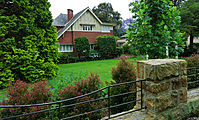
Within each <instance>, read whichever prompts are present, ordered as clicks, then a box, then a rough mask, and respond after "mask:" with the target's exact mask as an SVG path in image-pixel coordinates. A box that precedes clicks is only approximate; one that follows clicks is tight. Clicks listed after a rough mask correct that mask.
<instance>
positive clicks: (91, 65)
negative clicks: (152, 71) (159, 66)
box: [0, 58, 137, 101]
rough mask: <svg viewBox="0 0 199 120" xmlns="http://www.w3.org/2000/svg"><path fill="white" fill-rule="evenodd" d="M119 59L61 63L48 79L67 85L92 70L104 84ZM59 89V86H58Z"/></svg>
mask: <svg viewBox="0 0 199 120" xmlns="http://www.w3.org/2000/svg"><path fill="white" fill-rule="evenodd" d="M128 60H129V61H130V62H133V63H134V64H135V65H136V63H137V59H135V58H131V59H128ZM118 61H119V60H118V59H110V60H97V61H90V62H79V63H71V64H60V65H58V66H59V68H60V69H59V72H58V75H57V76H56V77H55V78H53V79H50V80H48V82H49V84H50V85H51V86H53V87H60V85H62V86H61V87H60V88H62V87H63V86H65V85H68V84H71V83H74V81H76V80H80V79H82V78H86V77H87V76H88V75H89V74H90V72H94V73H97V74H98V75H99V76H100V80H101V81H102V83H103V84H102V86H105V85H104V82H105V81H111V80H112V78H111V68H112V67H113V66H116V64H117V62H118ZM58 85H59V86H58ZM57 89H59V88H57ZM5 93H6V90H5V89H4V90H0V101H1V100H2V98H5V96H4V94H5Z"/></svg>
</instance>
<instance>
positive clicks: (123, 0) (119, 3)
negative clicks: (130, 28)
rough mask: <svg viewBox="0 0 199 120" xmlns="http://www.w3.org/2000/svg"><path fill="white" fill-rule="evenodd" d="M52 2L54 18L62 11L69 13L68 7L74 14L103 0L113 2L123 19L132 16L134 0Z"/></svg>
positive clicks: (69, 0)
mask: <svg viewBox="0 0 199 120" xmlns="http://www.w3.org/2000/svg"><path fill="white" fill-rule="evenodd" d="M48 1H49V2H50V3H51V7H50V11H51V12H52V15H53V18H55V17H57V16H58V15H59V14H60V13H65V14H67V9H72V10H73V12H74V14H76V13H77V12H79V11H81V10H83V9H84V8H86V7H89V8H90V9H92V8H93V7H94V6H97V5H99V4H100V3H103V2H109V3H111V4H112V6H113V9H114V11H118V12H119V13H120V14H121V17H122V18H123V19H127V18H130V17H131V16H132V13H130V11H129V7H128V5H129V3H130V2H132V1H134V0H48Z"/></svg>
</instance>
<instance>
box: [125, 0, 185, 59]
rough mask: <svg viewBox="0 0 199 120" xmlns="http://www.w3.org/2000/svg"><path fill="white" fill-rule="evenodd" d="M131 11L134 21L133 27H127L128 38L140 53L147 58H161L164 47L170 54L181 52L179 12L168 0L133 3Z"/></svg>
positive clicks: (143, 0) (148, 0)
mask: <svg viewBox="0 0 199 120" xmlns="http://www.w3.org/2000/svg"><path fill="white" fill-rule="evenodd" d="M131 12H132V13H133V14H134V16H133V18H135V19H136V24H135V27H134V28H133V30H128V40H129V42H130V43H131V44H132V45H133V47H134V48H135V49H136V50H137V51H138V52H139V53H140V54H142V55H146V54H148V55H149V58H165V57H166V46H168V47H169V52H170V53H171V54H173V55H177V54H179V52H182V51H183V48H182V47H183V46H184V43H183V41H182V39H181V37H182V34H181V33H180V32H179V30H178V29H179V26H180V16H178V15H179V11H178V10H177V9H176V7H174V6H173V4H172V3H171V1H170V0H141V1H140V3H138V2H133V8H131ZM175 46H178V49H175Z"/></svg>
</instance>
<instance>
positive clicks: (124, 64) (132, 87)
mask: <svg viewBox="0 0 199 120" xmlns="http://www.w3.org/2000/svg"><path fill="white" fill-rule="evenodd" d="M111 75H112V78H113V80H115V82H116V83H123V82H129V81H135V80H136V71H135V67H134V65H133V63H130V62H128V61H127V60H126V59H125V58H122V59H120V61H119V62H118V64H117V66H116V67H113V68H112V70H111ZM111 84H113V82H112V83H111ZM131 91H132V93H131V94H128V95H124V96H118V97H113V98H111V105H117V104H121V103H124V102H129V101H133V100H136V93H134V92H135V91H136V84H135V83H133V84H128V85H122V86H116V87H112V88H111V95H116V94H121V93H126V92H131ZM135 104H136V103H131V104H127V105H122V106H119V107H117V108H116V109H112V110H111V112H112V113H114V114H115V113H118V112H122V111H126V110H129V109H132V108H133V107H134V105H135Z"/></svg>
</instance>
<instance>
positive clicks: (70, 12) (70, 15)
mask: <svg viewBox="0 0 199 120" xmlns="http://www.w3.org/2000/svg"><path fill="white" fill-rule="evenodd" d="M67 10H68V20H67V22H69V21H70V20H71V19H72V18H73V10H71V9H67Z"/></svg>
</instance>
